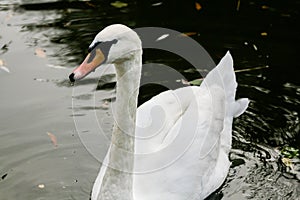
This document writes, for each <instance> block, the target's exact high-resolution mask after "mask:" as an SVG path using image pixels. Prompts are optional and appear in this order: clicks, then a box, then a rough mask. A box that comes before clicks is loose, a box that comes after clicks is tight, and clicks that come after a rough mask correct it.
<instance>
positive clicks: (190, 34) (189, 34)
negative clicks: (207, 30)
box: [182, 32, 197, 36]
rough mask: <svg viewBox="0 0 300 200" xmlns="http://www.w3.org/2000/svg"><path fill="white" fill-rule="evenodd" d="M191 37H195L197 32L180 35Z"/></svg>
mask: <svg viewBox="0 0 300 200" xmlns="http://www.w3.org/2000/svg"><path fill="white" fill-rule="evenodd" d="M193 35H197V32H185V33H183V34H182V36H193Z"/></svg>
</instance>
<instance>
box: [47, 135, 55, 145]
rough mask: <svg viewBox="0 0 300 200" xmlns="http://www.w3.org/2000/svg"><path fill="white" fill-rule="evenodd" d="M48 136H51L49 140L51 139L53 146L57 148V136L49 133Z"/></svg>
mask: <svg viewBox="0 0 300 200" xmlns="http://www.w3.org/2000/svg"><path fill="white" fill-rule="evenodd" d="M47 135H48V136H49V138H50V140H51V142H52V144H53V145H54V146H55V147H57V139H56V136H55V135H54V134H52V133H49V132H47Z"/></svg>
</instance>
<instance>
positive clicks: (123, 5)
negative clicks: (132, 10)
mask: <svg viewBox="0 0 300 200" xmlns="http://www.w3.org/2000/svg"><path fill="white" fill-rule="evenodd" d="M110 5H111V6H113V7H115V8H124V7H127V6H128V3H124V2H121V1H115V2H113V3H110Z"/></svg>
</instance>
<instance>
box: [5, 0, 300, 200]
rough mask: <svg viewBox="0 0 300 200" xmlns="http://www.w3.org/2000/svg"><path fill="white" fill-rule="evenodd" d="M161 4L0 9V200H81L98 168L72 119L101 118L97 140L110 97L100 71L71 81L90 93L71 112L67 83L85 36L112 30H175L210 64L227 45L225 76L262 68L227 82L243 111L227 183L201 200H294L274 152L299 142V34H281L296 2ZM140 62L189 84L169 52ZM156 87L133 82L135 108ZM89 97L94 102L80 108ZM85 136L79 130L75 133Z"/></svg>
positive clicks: (186, 69)
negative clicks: (245, 104) (137, 94)
mask: <svg viewBox="0 0 300 200" xmlns="http://www.w3.org/2000/svg"><path fill="white" fill-rule="evenodd" d="M162 2H163V4H159V2H157V3H149V2H148V1H147V2H146V1H141V2H137V3H136V2H134V1H128V5H127V6H124V7H122V8H117V7H114V6H112V5H111V4H110V2H107V1H96V0H94V1H49V0H43V1H26V0H23V1H22V0H14V1H1V2H0V16H1V17H0V19H1V21H0V60H3V61H5V66H6V67H7V68H8V69H10V71H11V73H7V72H5V71H3V70H1V69H0V85H1V87H0V94H1V100H0V108H1V114H0V125H1V126H0V131H1V132H0V137H1V140H0V152H1V154H0V163H1V165H0V185H1V186H0V197H1V198H0V199H3V200H6V199H88V198H89V194H90V190H91V186H92V183H93V181H94V178H95V177H96V174H97V170H98V167H99V166H98V165H99V163H97V162H96V161H95V160H94V159H93V158H92V157H91V156H89V154H88V152H87V151H86V150H85V149H84V147H83V146H82V144H81V143H80V140H79V137H78V135H77V133H76V131H75V127H74V122H73V117H74V116H75V117H80V118H83V119H85V118H87V117H88V116H89V114H91V113H92V112H95V111H96V113H97V116H98V118H101V116H102V117H103V116H104V115H105V116H106V118H105V120H104V121H103V126H104V127H105V129H107V130H108V131H107V132H109V130H110V129H111V122H109V110H108V109H107V108H106V107H105V103H106V102H107V101H114V99H111V98H113V95H114V90H113V88H114V84H115V77H114V76H113V75H112V74H108V75H106V76H104V77H102V78H101V79H100V80H98V79H97V77H90V78H87V79H85V80H83V81H81V82H80V86H82V87H84V86H89V85H91V86H92V90H91V93H89V94H81V95H75V96H73V99H76V100H77V101H78V102H79V101H80V102H81V103H82V105H78V107H76V105H75V108H76V109H75V111H72V105H71V96H72V94H71V92H72V91H71V90H72V87H70V84H69V82H68V80H67V75H68V73H69V71H70V70H71V69H72V68H73V67H74V66H76V65H77V64H78V63H80V62H81V61H82V59H83V58H84V56H85V54H86V52H87V47H88V45H89V43H90V42H91V40H92V39H93V37H94V36H95V34H96V33H97V32H98V31H99V30H100V29H102V28H103V27H105V26H106V25H108V24H112V23H124V24H127V25H129V26H131V27H140V26H149V25H153V26H162V27H169V28H175V29H176V30H178V31H182V32H186V33H188V34H189V35H191V37H193V38H194V39H195V40H197V41H199V42H200V44H202V45H203V46H204V47H205V48H206V49H207V50H208V52H209V53H210V54H211V56H212V57H213V58H214V59H215V61H216V62H217V61H218V60H219V59H220V57H222V55H223V54H224V52H225V51H226V50H228V49H229V50H230V51H231V53H232V54H233V57H234V59H235V68H236V69H247V68H252V67H257V66H266V65H268V66H269V67H268V68H264V69H259V70H253V71H246V72H241V73H238V74H237V78H238V82H239V89H238V94H237V95H238V97H249V98H250V99H251V103H250V106H249V108H248V110H247V112H246V113H245V114H244V115H242V116H241V117H239V118H238V119H236V120H235V121H234V130H233V150H232V152H231V154H230V159H231V161H232V167H231V168H230V172H229V175H228V178H227V180H226V182H225V183H224V184H223V186H222V187H221V188H220V189H219V191H217V192H216V193H214V194H213V195H212V196H211V197H210V198H209V199H220V198H222V199H297V198H298V197H299V195H300V191H299V188H300V187H299V180H300V175H299V171H300V169H299V166H300V161H299V155H298V156H296V157H294V158H291V159H290V160H289V162H290V163H288V162H287V161H286V160H285V159H284V155H283V153H282V149H283V147H294V148H296V149H297V148H298V149H299V146H300V136H299V132H300V131H299V129H300V125H299V111H300V110H299V105H300V102H299V101H300V100H299V99H300V98H299V96H300V89H299V78H298V74H297V73H296V68H297V67H299V66H298V63H297V60H296V59H297V55H296V52H298V51H297V50H296V48H298V47H296V45H295V44H296V41H299V38H298V36H299V35H300V34H299V31H298V30H295V29H294V28H293V27H297V23H296V22H297V21H296V19H297V18H298V15H299V13H298V11H299V8H298V7H299V5H300V4H299V1H294V2H293V3H292V2H289V3H287V2H285V3H284V5H283V4H282V2H280V1H272V2H268V4H267V3H264V2H261V1H249V2H244V1H241V5H240V7H239V11H237V5H236V1H232V2H231V3H228V2H227V3H222V4H220V3H219V2H217V1H209V2H206V1H203V2H200V4H201V5H202V9H201V10H200V11H196V10H195V9H194V7H193V6H194V1H186V2H185V3H179V4H176V5H175V4H174V3H173V1H162ZM182 2H184V1H182ZM181 4H182V5H181ZM179 5H181V6H179ZM159 13H161V14H159ZM178 13H184V14H182V15H179V14H178ZM36 48H41V49H43V50H45V53H46V56H47V57H46V58H44V59H43V58H39V57H38V56H36V55H34V50H35V49H36ZM162 57H163V58H162ZM144 62H145V63H152V62H154V63H155V62H157V63H162V64H165V65H168V66H172V67H173V68H174V69H176V70H178V71H180V73H182V74H183V75H184V77H186V78H187V79H188V80H193V79H195V78H197V73H195V72H194V71H193V70H192V68H191V66H190V65H189V64H188V63H187V62H186V61H185V60H183V59H182V58H180V57H178V56H176V55H170V54H168V53H162V52H159V53H157V51H155V50H146V51H145V52H144ZM49 66H52V67H49ZM53 66H54V67H53ZM60 66H62V67H60ZM151 75H153V72H151V70H148V71H147V70H144V71H143V76H144V77H147V76H148V77H149V76H151ZM170 81H172V80H170ZM173 81H174V82H175V81H176V80H173ZM158 83H159V82H158ZM97 84H98V86H97ZM165 89H166V88H162V87H159V86H157V85H154V84H152V85H148V86H145V87H143V88H142V89H141V98H142V99H141V101H143V99H148V98H150V97H151V96H152V95H155V94H157V93H159V92H161V91H163V90H165ZM95 94H96V95H95ZM99 94H105V95H103V96H101V95H100V96H99ZM95 96H96V97H97V100H96V105H93V106H90V105H88V104H85V102H88V101H91V100H93V99H94V97H95ZM28 116H30V117H28ZM107 116H108V117H107ZM86 120H87V121H88V119H86ZM47 131H50V132H52V133H54V134H55V135H56V137H57V138H58V148H53V146H51V143H50V142H49V138H48V137H47V135H46V132H47ZM93 131H94V130H92V129H91V128H88V127H87V128H86V130H84V131H83V133H82V134H88V133H89V132H93ZM108 137H109V136H108ZM96 143H97V142H96ZM95 145H96V144H95ZM101 148H102V147H101ZM103 154H105V148H103ZM39 184H44V186H45V188H43V189H41V188H39V187H38V185H39Z"/></svg>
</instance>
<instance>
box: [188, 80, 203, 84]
mask: <svg viewBox="0 0 300 200" xmlns="http://www.w3.org/2000/svg"><path fill="white" fill-rule="evenodd" d="M202 81H203V79H202V78H199V79H195V80H192V81H190V82H189V83H190V84H191V85H201V83H202Z"/></svg>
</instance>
